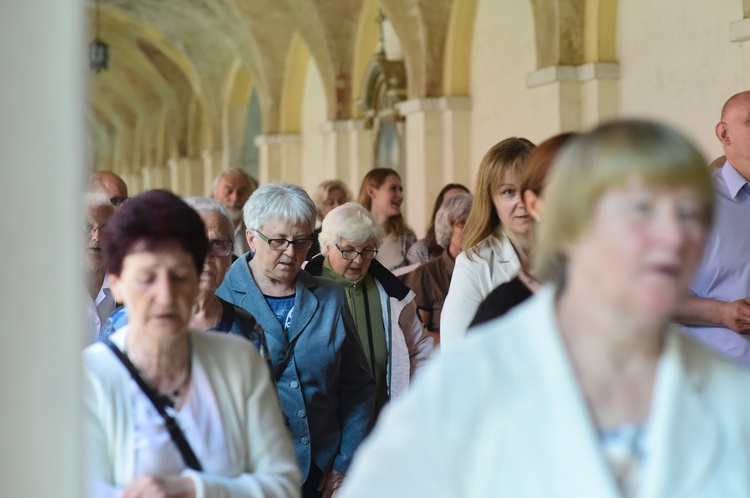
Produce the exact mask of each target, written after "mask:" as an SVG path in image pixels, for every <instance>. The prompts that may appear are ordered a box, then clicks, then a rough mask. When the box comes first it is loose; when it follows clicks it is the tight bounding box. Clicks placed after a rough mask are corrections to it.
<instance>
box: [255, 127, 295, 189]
mask: <svg viewBox="0 0 750 498" xmlns="http://www.w3.org/2000/svg"><path fill="white" fill-rule="evenodd" d="M255 145H257V146H258V150H259V155H260V178H258V181H259V182H260V183H261V185H262V184H264V183H268V182H275V181H280V180H284V181H286V182H289V183H293V184H295V185H301V184H302V171H301V164H302V156H301V153H302V139H301V136H300V135H299V134H297V133H284V134H281V133H280V134H270V135H269V134H265V135H258V136H257V137H255Z"/></svg>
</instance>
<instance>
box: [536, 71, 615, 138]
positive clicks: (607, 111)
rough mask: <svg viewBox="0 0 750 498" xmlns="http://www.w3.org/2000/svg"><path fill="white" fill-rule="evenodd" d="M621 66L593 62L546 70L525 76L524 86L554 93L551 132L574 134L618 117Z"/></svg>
mask: <svg viewBox="0 0 750 498" xmlns="http://www.w3.org/2000/svg"><path fill="white" fill-rule="evenodd" d="M619 80H620V65H619V64H617V63H614V62H594V63H589V64H583V65H580V66H549V67H545V68H542V69H539V70H536V71H533V72H531V73H529V74H528V76H527V78H526V85H527V87H528V88H534V89H538V90H539V91H544V92H549V91H552V92H554V96H553V105H556V109H554V117H555V118H556V122H554V123H552V130H553V131H552V132H551V133H550V134H554V133H560V132H563V131H577V130H582V129H585V128H589V127H591V126H594V125H596V124H597V123H599V122H600V121H603V120H607V119H612V118H615V117H617V115H618V113H619V107H620V85H619Z"/></svg>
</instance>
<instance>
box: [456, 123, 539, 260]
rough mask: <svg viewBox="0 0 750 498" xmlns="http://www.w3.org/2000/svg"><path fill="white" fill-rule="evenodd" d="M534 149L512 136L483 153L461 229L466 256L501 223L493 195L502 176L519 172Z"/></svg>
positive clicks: (529, 144)
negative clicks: (469, 207) (462, 229)
mask: <svg viewBox="0 0 750 498" xmlns="http://www.w3.org/2000/svg"><path fill="white" fill-rule="evenodd" d="M533 148H534V144H533V143H531V142H530V141H529V140H527V139H525V138H517V137H511V138H506V139H505V140H503V141H501V142H498V143H497V144H495V145H494V146H492V148H491V149H490V150H488V151H487V153H486V154H485V155H484V158H483V159H482V164H481V165H480V166H479V172H478V173H477V184H476V188H475V189H474V203H473V204H472V205H471V211H470V212H469V218H468V219H467V220H466V227H465V228H464V247H463V249H464V251H466V256H468V258H469V259H472V253H474V254H478V253H479V248H478V247H477V244H479V243H480V242H481V241H483V240H484V239H485V238H487V236H489V235H490V234H491V233H492V232H494V231H495V229H497V228H498V227H499V226H500V218H499V217H498V215H497V211H496V210H495V205H494V204H493V202H492V196H493V195H494V194H495V193H496V192H495V189H496V188H497V187H498V185H500V182H501V181H502V179H503V175H505V174H506V172H508V171H510V172H513V173H520V172H521V171H522V170H523V167H524V164H525V162H526V158H527V157H528V156H529V154H530V153H531V151H532V149H533Z"/></svg>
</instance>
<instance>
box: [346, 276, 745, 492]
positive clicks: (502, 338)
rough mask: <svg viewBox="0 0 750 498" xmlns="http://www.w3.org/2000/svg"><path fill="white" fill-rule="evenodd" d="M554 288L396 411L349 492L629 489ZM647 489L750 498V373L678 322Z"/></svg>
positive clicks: (664, 366)
mask: <svg viewBox="0 0 750 498" xmlns="http://www.w3.org/2000/svg"><path fill="white" fill-rule="evenodd" d="M553 305H554V290H553V289H552V288H549V287H548V288H544V289H543V290H542V292H540V294H538V295H537V296H535V297H532V298H531V299H530V300H529V301H527V302H525V303H523V304H521V305H520V306H519V307H517V308H516V309H514V310H513V311H511V312H510V313H509V314H508V315H507V316H505V317H502V318H500V319H498V320H494V321H491V322H488V323H487V324H485V325H483V326H481V327H478V328H477V333H476V334H472V336H471V337H469V338H467V339H466V341H464V345H463V346H462V347H461V348H459V350H458V351H456V352H455V353H454V354H447V355H443V356H441V357H440V358H438V359H437V360H436V361H435V362H433V363H432V364H430V365H429V366H428V367H427V369H426V371H425V372H423V375H421V376H420V377H418V378H417V379H416V382H415V383H414V384H413V385H412V388H411V390H410V391H409V393H408V394H407V395H406V396H405V397H404V398H403V399H402V400H401V401H396V402H394V403H391V404H390V405H389V406H388V407H386V408H385V410H384V412H383V413H382V415H381V417H380V420H379V421H378V425H377V427H376V428H375V431H374V432H373V434H372V436H371V437H370V438H369V439H368V440H366V441H365V443H364V444H363V445H362V447H361V448H360V453H359V454H358V455H357V456H356V457H355V459H354V463H353V465H352V467H351V469H350V472H349V474H348V475H347V479H346V481H345V482H344V488H343V490H342V491H343V492H342V498H348V497H358V498H362V497H382V496H388V497H401V496H403V497H411V496H430V497H431V498H435V497H438V498H440V497H462V498H463V497H481V498H487V497H495V496H497V497H514V498H515V497H575V498H586V497H591V498H616V497H618V496H619V490H618V488H617V484H616V481H615V478H614V477H613V475H612V473H611V471H610V469H609V466H608V465H607V463H606V460H605V457H604V454H603V452H602V450H601V446H600V443H599V439H598V434H597V428H596V427H595V425H594V423H593V422H592V420H591V417H590V415H589V412H588V409H587V407H586V403H585V401H584V399H583V397H582V393H581V391H580V389H579V386H578V384H577V382H576V380H575V376H574V372H573V369H572V365H571V363H570V361H569V359H568V357H567V354H566V352H565V348H564V346H563V344H562V340H561V338H560V336H559V333H558V330H557V325H556V322H555V316H554V308H553ZM653 396H654V399H653V404H652V407H651V415H650V419H649V421H648V430H647V432H646V438H647V439H646V447H647V455H646V457H645V460H644V462H643V467H642V471H643V474H642V479H641V481H640V488H639V490H638V494H637V496H638V497H642V498H664V497H680V498H685V497H730V496H731V497H733V498H735V497H748V496H750V471H749V470H748V469H750V416H748V410H747V407H748V406H749V405H748V400H750V371H747V370H745V369H743V368H741V367H738V366H736V365H733V364H731V363H729V362H728V361H726V360H723V359H721V358H719V357H718V356H716V355H714V354H713V353H711V352H709V351H708V350H707V349H704V348H703V347H702V346H699V345H697V344H696V343H694V342H692V340H691V339H689V338H688V337H686V336H684V335H682V334H680V333H679V332H678V331H677V329H673V330H671V331H670V332H669V334H668V338H667V341H666V345H665V349H664V352H663V354H662V357H661V359H660V360H659V365H658V370H657V377H656V384H655V388H654V394H653Z"/></svg>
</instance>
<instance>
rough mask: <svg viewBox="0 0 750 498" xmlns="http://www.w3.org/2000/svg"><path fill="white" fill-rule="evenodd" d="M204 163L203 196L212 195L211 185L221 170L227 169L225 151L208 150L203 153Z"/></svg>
mask: <svg viewBox="0 0 750 498" xmlns="http://www.w3.org/2000/svg"><path fill="white" fill-rule="evenodd" d="M201 159H202V161H203V192H204V193H203V195H205V196H209V195H210V194H211V185H212V184H213V181H214V178H215V177H216V175H218V174H219V173H220V172H221V170H223V169H225V168H227V163H226V155H225V153H224V150H223V149H207V150H204V151H203V152H201Z"/></svg>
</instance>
